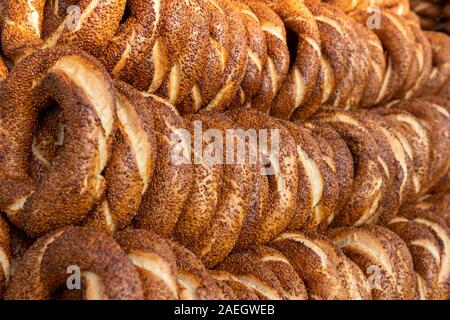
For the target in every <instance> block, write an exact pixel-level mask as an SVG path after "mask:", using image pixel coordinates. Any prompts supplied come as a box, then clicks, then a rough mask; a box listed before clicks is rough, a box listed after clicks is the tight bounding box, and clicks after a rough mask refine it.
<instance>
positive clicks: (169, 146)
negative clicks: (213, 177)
mask: <svg viewBox="0 0 450 320" xmlns="http://www.w3.org/2000/svg"><path fill="white" fill-rule="evenodd" d="M146 99H147V108H148V109H149V110H150V111H151V113H152V114H153V118H154V125H155V134H156V143H157V159H156V168H155V173H154V178H153V179H152V181H151V183H150V185H149V187H148V190H147V192H146V193H145V195H144V197H143V200H142V202H141V205H140V208H139V210H138V213H137V216H136V220H135V222H136V225H137V226H138V227H139V228H143V229H147V230H151V231H154V232H156V233H157V234H159V235H161V236H163V237H171V236H172V234H173V231H174V228H175V225H176V223H177V221H178V218H179V216H180V214H181V211H182V210H183V206H184V203H185V201H186V199H187V197H188V195H189V191H190V189H191V186H192V164H187V163H181V164H179V163H176V161H174V158H173V157H172V152H173V151H174V150H178V149H177V147H182V148H183V150H178V151H183V152H184V151H185V150H188V149H189V146H187V145H185V144H186V143H187V142H186V141H184V140H183V141H181V143H180V141H179V138H180V137H179V134H180V132H179V130H182V129H185V128H186V124H185V122H184V120H183V118H182V117H181V116H180V115H179V114H178V112H177V111H176V109H175V108H174V107H173V106H172V105H171V104H169V103H168V102H166V101H164V100H162V99H161V98H158V97H156V96H154V95H146ZM183 154H184V153H183Z"/></svg>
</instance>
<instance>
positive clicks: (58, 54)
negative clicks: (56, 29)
mask: <svg viewBox="0 0 450 320" xmlns="http://www.w3.org/2000/svg"><path fill="white" fill-rule="evenodd" d="M87 79H89V80H87ZM2 89H3V90H2V91H1V92H2V93H1V97H0V101H1V104H2V105H3V108H2V109H1V111H0V118H1V127H0V131H1V135H2V142H3V144H2V145H1V146H0V148H1V151H0V154H1V157H2V159H3V164H2V167H1V168H0V176H1V180H2V186H3V187H2V194H1V199H0V204H1V207H2V209H3V210H4V211H5V212H6V213H7V214H8V218H9V219H10V220H11V221H13V222H14V223H15V224H16V225H18V226H20V228H22V229H24V230H25V231H26V232H27V233H28V234H29V235H31V236H34V237H36V236H38V235H42V234H44V233H46V232H48V231H50V230H53V229H55V228H58V227H60V226H64V225H68V224H73V223H78V222H80V221H81V220H82V219H84V217H85V216H86V214H87V212H88V211H89V210H90V208H92V205H93V203H95V201H96V200H98V199H99V197H100V196H101V194H102V192H103V185H104V178H103V176H102V172H103V170H104V168H105V167H106V164H107V161H108V159H109V156H110V147H111V143H112V136H113V134H114V132H115V130H114V129H115V119H114V115H115V97H114V89H113V84H112V81H111V79H110V78H109V76H108V74H107V73H106V70H104V68H103V67H102V66H100V65H99V64H98V62H97V61H95V60H94V59H93V58H92V57H90V56H88V55H87V54H85V53H83V52H81V51H79V50H74V49H69V48H65V47H58V48H56V49H49V50H44V51H37V52H36V53H35V54H33V55H32V56H30V57H28V58H27V59H25V60H24V61H23V62H22V63H21V64H20V65H18V66H17V67H16V68H15V69H14V70H13V71H12V72H11V74H10V76H9V77H8V79H7V80H6V81H5V82H3V83H2ZM50 98H52V99H54V100H56V101H57V102H58V103H59V104H60V106H61V108H62V109H63V110H64V117H65V119H66V123H67V134H66V135H65V139H64V142H65V143H64V147H63V148H62V150H61V152H60V153H59V154H58V156H57V158H56V159H55V160H54V162H53V168H52V170H50V171H49V172H48V173H47V174H46V176H45V178H44V179H43V180H42V181H40V182H39V181H36V180H34V179H33V178H32V177H30V176H29V175H28V168H29V158H30V155H29V151H28V150H30V151H31V149H32V142H33V132H34V129H35V123H36V121H37V117H38V113H39V111H42V110H43V109H45V108H46V107H47V102H48V100H49V99H50ZM80 105H81V106H83V107H84V108H80V107H79V106H80ZM61 195H64V196H61Z"/></svg>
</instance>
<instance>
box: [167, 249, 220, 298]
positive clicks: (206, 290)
mask: <svg viewBox="0 0 450 320" xmlns="http://www.w3.org/2000/svg"><path fill="white" fill-rule="evenodd" d="M167 242H168V244H169V246H170V248H171V249H172V252H173V254H174V255H175V259H176V262H177V279H178V288H179V299H180V300H223V299H224V295H223V292H222V290H221V289H220V287H219V286H218V285H217V282H216V281H215V280H214V279H213V278H212V277H211V275H210V274H209V273H208V270H207V269H206V268H205V267H204V265H203V264H202V263H201V261H200V260H199V259H198V258H197V257H196V256H195V255H194V254H193V253H192V252H190V251H189V250H187V249H186V248H184V247H183V246H181V245H179V244H177V243H176V242H173V241H167Z"/></svg>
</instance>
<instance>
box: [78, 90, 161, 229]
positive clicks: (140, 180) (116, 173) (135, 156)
mask: <svg viewBox="0 0 450 320" xmlns="http://www.w3.org/2000/svg"><path fill="white" fill-rule="evenodd" d="M115 88H116V90H117V93H116V98H117V99H116V100H117V112H116V114H117V127H118V130H117V131H118V134H117V135H116V138H115V141H114V151H113V152H112V156H111V160H110V162H109V163H108V165H107V167H106V170H105V179H106V186H105V188H106V190H105V195H104V199H102V200H100V201H99V202H98V203H97V204H96V206H95V208H94V209H93V210H92V212H91V213H90V214H89V215H88V217H87V220H86V221H85V225H86V226H90V227H95V228H98V229H101V230H105V231H106V232H108V233H113V232H115V231H116V230H121V229H123V228H125V227H126V226H128V225H129V224H130V222H131V220H132V219H133V218H134V216H135V215H136V212H137V211H138V209H139V206H140V204H141V201H142V198H143V196H144V194H145V192H146V191H147V189H148V186H149V184H150V182H151V180H152V177H153V172H154V169H155V163H156V158H157V156H156V138H155V134H154V125H153V114H152V112H151V111H150V109H149V107H148V106H147V100H146V99H145V98H144V97H143V96H142V95H141V94H140V93H139V92H137V91H136V90H135V89H133V88H132V87H131V86H129V85H126V84H125V83H122V82H119V81H116V82H115Z"/></svg>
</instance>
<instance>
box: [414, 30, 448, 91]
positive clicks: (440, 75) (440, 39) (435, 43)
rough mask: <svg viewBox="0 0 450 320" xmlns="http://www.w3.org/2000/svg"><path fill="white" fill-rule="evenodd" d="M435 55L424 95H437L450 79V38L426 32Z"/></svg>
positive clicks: (442, 34) (441, 34) (437, 33)
mask: <svg viewBox="0 0 450 320" xmlns="http://www.w3.org/2000/svg"><path fill="white" fill-rule="evenodd" d="M424 33H425V36H426V37H427V38H428V40H429V42H430V45H431V49H432V55H433V68H432V70H431V74H430V79H429V81H428V82H427V83H426V84H425V86H424V87H423V90H422V91H421V94H422V95H435V94H437V93H439V91H440V90H441V89H442V87H443V86H444V85H445V84H446V83H447V82H448V81H449V79H450V64H449V62H448V61H449V59H450V49H449V48H450V37H449V36H448V35H446V34H444V33H442V32H434V31H425V32H424Z"/></svg>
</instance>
